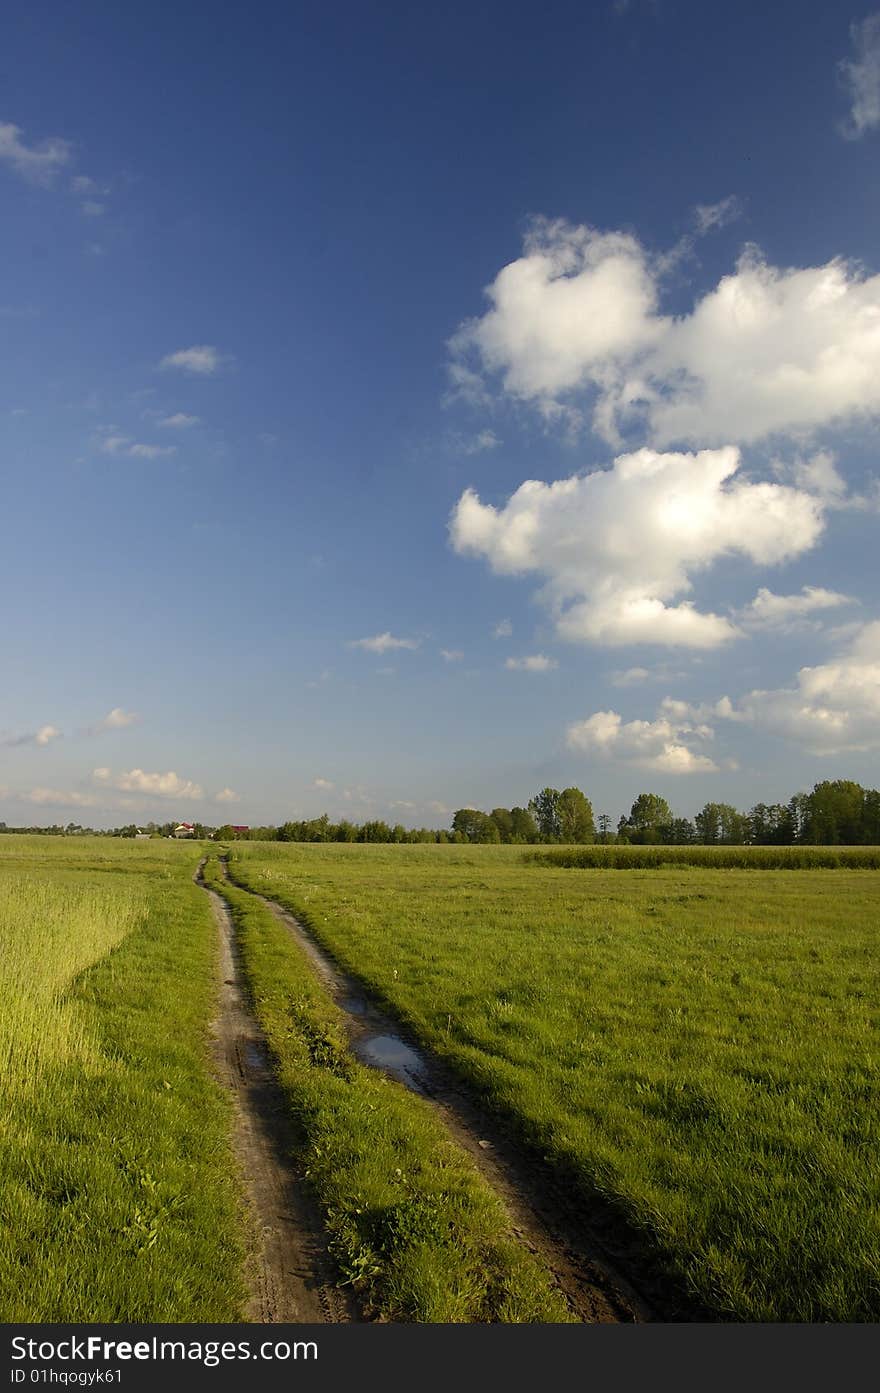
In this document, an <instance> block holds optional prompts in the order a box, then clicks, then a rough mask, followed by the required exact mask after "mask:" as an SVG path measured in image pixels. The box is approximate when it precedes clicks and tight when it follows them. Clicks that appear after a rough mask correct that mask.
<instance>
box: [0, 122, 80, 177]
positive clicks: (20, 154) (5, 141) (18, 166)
mask: <svg viewBox="0 0 880 1393" xmlns="http://www.w3.org/2000/svg"><path fill="white" fill-rule="evenodd" d="M72 150H73V147H72V145H71V144H70V142H69V141H68V140H59V139H58V138H57V137H56V138H53V139H51V140H44V141H43V142H42V143H41V144H39V145H28V144H27V143H26V142H25V141H24V139H23V138H22V130H21V127H20V126H14V125H13V124H12V123H11V122H9V121H6V122H3V121H0V164H7V165H9V167H10V168H11V169H14V170H15V172H16V174H20V175H21V176H22V178H24V179H27V180H29V181H30V182H31V183H34V184H50V183H51V182H52V180H53V179H54V177H55V175H56V174H57V173H58V170H59V169H60V168H61V167H62V166H63V165H65V164H67V163H68V162H69V160H70V157H71V153H72Z"/></svg>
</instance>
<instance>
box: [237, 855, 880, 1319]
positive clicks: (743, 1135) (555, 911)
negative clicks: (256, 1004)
mask: <svg viewBox="0 0 880 1393" xmlns="http://www.w3.org/2000/svg"><path fill="white" fill-rule="evenodd" d="M231 871H232V874H233V877H234V879H235V880H236V881H237V882H238V883H240V884H242V885H244V886H247V887H250V888H253V889H256V890H259V891H261V892H263V893H265V894H267V895H269V896H271V897H273V898H274V899H276V900H278V901H280V902H282V903H284V904H286V905H287V906H289V907H290V908H291V909H293V910H294V911H295V912H297V913H298V914H299V915H300V917H301V918H302V919H303V920H304V921H305V922H306V923H307V924H308V925H309V927H310V928H311V930H312V932H313V933H314V935H315V936H316V938H317V939H319V941H320V942H322V943H323V944H324V945H325V946H326V947H327V948H328V949H329V950H330V951H331V952H332V953H333V954H334V955H335V957H336V959H337V960H338V961H339V962H340V963H341V964H342V965H343V966H344V967H345V968H346V969H347V970H349V971H351V972H352V973H354V974H356V975H357V976H359V977H360V978H361V979H362V980H363V981H364V982H365V983H367V984H368V985H369V986H370V988H372V989H373V990H374V991H375V992H376V994H377V995H378V996H379V997H380V998H381V999H382V1000H384V1002H386V1003H388V1004H389V1005H390V1006H391V1007H393V1009H394V1010H395V1012H396V1013H397V1015H398V1017H399V1018H400V1019H401V1020H402V1021H403V1022H405V1023H406V1025H407V1026H408V1027H409V1029H410V1030H411V1032H412V1033H413V1034H414V1035H415V1036H416V1037H418V1038H419V1039H421V1040H422V1041H425V1042H427V1043H428V1044H429V1045H430V1046H431V1047H432V1048H433V1049H434V1050H435V1051H436V1053H437V1054H439V1055H441V1056H442V1057H443V1058H444V1059H446V1060H447V1061H448V1062H449V1063H450V1065H451V1066H452V1067H454V1069H455V1070H456V1071H457V1072H458V1073H459V1075H460V1076H462V1077H463V1078H465V1079H466V1080H468V1081H469V1082H470V1083H471V1084H472V1085H473V1086H474V1087H475V1089H477V1090H479V1091H480V1092H481V1093H482V1094H483V1096H484V1097H486V1098H487V1099H488V1100H489V1101H490V1103H491V1105H492V1107H493V1108H494V1109H495V1110H496V1111H497V1113H498V1114H499V1115H500V1116H502V1117H503V1118H505V1119H507V1120H508V1122H509V1123H510V1125H511V1127H513V1128H514V1130H515V1132H516V1134H517V1135H518V1136H519V1137H520V1138H521V1139H522V1141H523V1143H524V1144H525V1145H527V1146H528V1147H529V1148H531V1150H533V1151H534V1152H536V1153H537V1154H539V1155H540V1156H542V1157H544V1158H546V1164H547V1165H548V1167H549V1168H550V1169H551V1171H553V1172H554V1173H555V1174H556V1175H557V1176H558V1177H561V1178H563V1179H564V1182H565V1184H566V1186H567V1187H568V1193H569V1198H570V1203H571V1205H572V1206H574V1207H584V1208H594V1209H595V1210H596V1211H597V1213H599V1214H600V1215H602V1216H603V1218H604V1222H605V1226H606V1233H607V1234H608V1235H609V1243H610V1244H611V1245H612V1246H616V1250H617V1252H618V1254H619V1256H620V1260H621V1261H622V1262H625V1263H626V1264H627V1265H628V1267H629V1270H630V1271H631V1272H632V1273H633V1274H634V1275H638V1274H641V1276H642V1278H643V1279H649V1281H650V1284H651V1288H652V1290H653V1291H654V1292H665V1293H666V1305H667V1308H668V1307H670V1306H672V1307H674V1306H675V1302H676V1300H679V1301H680V1302H681V1303H682V1307H686V1306H689V1307H690V1309H692V1310H697V1311H703V1312H704V1313H706V1314H709V1315H714V1316H715V1317H721V1318H729V1319H734V1320H752V1321H772V1320H801V1321H865V1320H876V1319H877V1318H878V1317H880V1172H878V1168H877V1165H876V1157H877V1155H878V1151H880V1106H878V1103H880V1099H878V1085H877V1075H876V1064H877V1057H878V1004H880V964H878V955H877V948H878V918H880V916H878V910H880V874H878V873H877V872H875V871H872V870H870V869H847V868H846V867H845V866H843V867H839V868H837V869H834V870H821V869H820V868H819V867H818V866H817V868H816V869H815V870H801V869H792V870H774V869H761V870H749V869H748V868H747V867H745V868H742V869H718V868H715V867H707V866H705V865H676V866H667V867H665V868H664V867H655V868H650V869H637V868H636V869H629V870H628V871H627V872H626V873H621V870H618V869H614V870H612V869H607V870H606V869H595V870H590V871H585V870H582V871H577V870H573V869H568V868H565V867H555V866H551V865H546V864H539V863H537V862H535V861H534V860H533V861H528V860H527V859H526V856H525V855H524V853H523V851H522V849H518V848H515V847H503V848H496V847H473V848H468V847H457V846H455V847H452V846H451V847H418V846H404V847H360V846H329V845H327V846H292V845H287V846H285V845H281V846H279V845H273V844H257V843H253V844H249V843H240V844H236V845H235V846H234V848H233V849H232V862H231Z"/></svg>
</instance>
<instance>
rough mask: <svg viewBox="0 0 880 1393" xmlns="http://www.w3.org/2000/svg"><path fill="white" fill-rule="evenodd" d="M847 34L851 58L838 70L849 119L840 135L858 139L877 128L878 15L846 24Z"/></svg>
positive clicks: (879, 100) (879, 122)
mask: <svg viewBox="0 0 880 1393" xmlns="http://www.w3.org/2000/svg"><path fill="white" fill-rule="evenodd" d="M849 32H850V38H851V39H852V45H853V49H854V51H855V57H854V58H851V59H844V61H843V62H842V63H841V64H840V67H839V72H840V75H841V78H842V80H843V82H844V84H845V86H846V88H847V90H848V92H849V98H850V119H849V122H848V123H847V124H846V125H844V126H843V127H842V133H843V135H845V136H846V137H847V138H848V139H850V140H858V138H859V137H860V136H862V135H864V134H865V132H866V131H870V130H873V129H874V127H875V126H880V12H878V13H877V14H872V15H868V17H867V19H863V20H862V22H861V24H852V25H850V31H849Z"/></svg>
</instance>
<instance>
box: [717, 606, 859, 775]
mask: <svg viewBox="0 0 880 1393" xmlns="http://www.w3.org/2000/svg"><path fill="white" fill-rule="evenodd" d="M718 714H719V715H727V716H728V718H729V719H732V720H737V721H741V722H745V723H747V724H750V725H753V726H755V727H756V728H758V729H761V730H765V731H767V732H768V733H770V734H771V735H779V736H782V737H783V738H785V739H789V740H794V741H795V742H796V743H798V744H800V745H802V746H803V747H804V748H805V749H807V750H809V751H810V752H811V753H813V754H819V755H833V754H840V753H842V752H844V751H847V750H854V751H862V750H875V749H880V621H874V622H873V623H870V624H865V625H864V626H862V628H861V629H860V630H859V632H858V633H857V634H856V635H855V637H854V638H852V639H851V640H850V642H849V643H848V644H847V645H846V646H845V647H844V648H843V649H842V651H841V652H840V653H839V654H838V655H837V656H836V657H835V658H834V659H832V661H830V662H828V663H821V664H819V665H818V666H816V667H802V668H801V669H800V671H799V672H798V674H797V678H796V681H795V685H794V686H793V687H783V688H777V689H775V690H771V691H752V692H749V693H748V694H747V695H746V696H744V697H742V698H741V699H740V700H739V701H738V702H736V703H731V702H729V701H728V702H727V709H726V710H724V711H723V710H721V709H719V710H718Z"/></svg>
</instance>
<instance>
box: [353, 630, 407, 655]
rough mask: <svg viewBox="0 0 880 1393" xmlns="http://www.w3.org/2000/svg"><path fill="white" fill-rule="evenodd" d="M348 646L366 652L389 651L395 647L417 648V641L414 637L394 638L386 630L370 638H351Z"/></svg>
mask: <svg viewBox="0 0 880 1393" xmlns="http://www.w3.org/2000/svg"><path fill="white" fill-rule="evenodd" d="M350 646H351V647H352V648H363V649H365V650H366V651H367V652H368V653H389V652H391V650H392V649H395V648H418V646H419V641H418V639H415V638H395V637H394V635H393V634H390V633H388V631H387V630H386V631H385V633H384V634H374V635H373V636H372V638H355V639H352V641H351V645H350Z"/></svg>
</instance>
